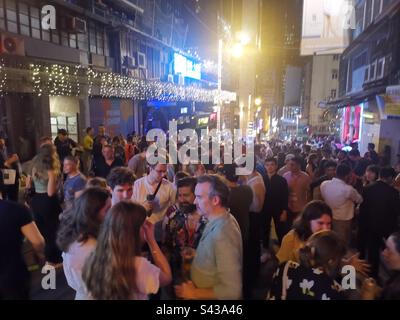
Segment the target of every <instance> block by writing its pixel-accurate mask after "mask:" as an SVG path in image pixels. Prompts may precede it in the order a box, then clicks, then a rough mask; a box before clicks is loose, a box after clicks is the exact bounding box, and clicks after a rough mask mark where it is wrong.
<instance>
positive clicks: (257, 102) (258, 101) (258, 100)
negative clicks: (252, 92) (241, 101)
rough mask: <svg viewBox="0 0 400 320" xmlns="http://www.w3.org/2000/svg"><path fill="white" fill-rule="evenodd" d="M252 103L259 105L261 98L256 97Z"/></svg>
mask: <svg viewBox="0 0 400 320" xmlns="http://www.w3.org/2000/svg"><path fill="white" fill-rule="evenodd" d="M254 103H255V104H256V106H261V103H262V100H261V99H260V98H256V100H255V101H254Z"/></svg>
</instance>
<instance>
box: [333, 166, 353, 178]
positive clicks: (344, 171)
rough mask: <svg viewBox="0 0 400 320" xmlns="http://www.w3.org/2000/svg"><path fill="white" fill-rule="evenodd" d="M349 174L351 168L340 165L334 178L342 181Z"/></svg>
mask: <svg viewBox="0 0 400 320" xmlns="http://www.w3.org/2000/svg"><path fill="white" fill-rule="evenodd" d="M350 173H351V168H350V167H349V166H347V165H345V164H340V165H338V167H337V168H336V176H337V177H338V178H339V179H344V178H345V177H347V176H348V175H349V174H350Z"/></svg>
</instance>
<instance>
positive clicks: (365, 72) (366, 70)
mask: <svg viewBox="0 0 400 320" xmlns="http://www.w3.org/2000/svg"><path fill="white" fill-rule="evenodd" d="M368 81H369V66H366V68H365V71H364V83H367V82H368Z"/></svg>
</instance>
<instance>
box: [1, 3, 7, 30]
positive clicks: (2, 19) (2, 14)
mask: <svg viewBox="0 0 400 320" xmlns="http://www.w3.org/2000/svg"><path fill="white" fill-rule="evenodd" d="M0 29H3V30H5V29H6V23H5V21H4V7H3V1H0Z"/></svg>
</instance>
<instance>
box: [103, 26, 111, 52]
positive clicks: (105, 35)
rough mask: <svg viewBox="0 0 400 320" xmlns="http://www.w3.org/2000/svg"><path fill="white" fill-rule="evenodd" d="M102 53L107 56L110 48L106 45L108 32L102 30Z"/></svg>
mask: <svg viewBox="0 0 400 320" xmlns="http://www.w3.org/2000/svg"><path fill="white" fill-rule="evenodd" d="M104 55H105V56H107V57H109V56H110V48H109V46H108V34H107V32H104Z"/></svg>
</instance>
